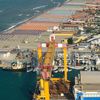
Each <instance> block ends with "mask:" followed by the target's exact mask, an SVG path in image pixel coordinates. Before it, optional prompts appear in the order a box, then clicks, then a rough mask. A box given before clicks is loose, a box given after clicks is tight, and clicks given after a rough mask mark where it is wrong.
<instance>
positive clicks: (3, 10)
mask: <svg viewBox="0 0 100 100" xmlns="http://www.w3.org/2000/svg"><path fill="white" fill-rule="evenodd" d="M64 1H65V0H0V31H3V30H5V29H8V28H9V27H13V26H16V25H17V24H19V23H21V22H23V21H24V20H26V19H29V18H31V17H32V16H35V15H36V14H38V13H42V12H43V11H45V10H48V9H50V8H53V7H55V6H59V5H60V4H62V3H63V2H64Z"/></svg>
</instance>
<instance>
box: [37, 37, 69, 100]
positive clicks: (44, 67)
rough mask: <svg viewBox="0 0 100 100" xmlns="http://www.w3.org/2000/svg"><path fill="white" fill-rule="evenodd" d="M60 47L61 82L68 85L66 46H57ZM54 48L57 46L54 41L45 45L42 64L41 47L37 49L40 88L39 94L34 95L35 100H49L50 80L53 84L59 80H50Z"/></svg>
mask: <svg viewBox="0 0 100 100" xmlns="http://www.w3.org/2000/svg"><path fill="white" fill-rule="evenodd" d="M59 46H60V47H62V48H63V52H64V78H63V80H64V81H65V82H68V83H70V82H69V81H68V80H67V71H68V69H67V68H68V66H67V60H66V58H67V47H66V44H65V45H64V44H59ZM55 48H57V44H56V43H55V40H53V39H51V41H50V42H49V43H48V44H47V52H46V55H45V56H44V61H43V64H41V63H42V60H43V59H42V47H41V46H39V47H38V58H39V63H40V69H41V78H40V80H39V86H40V94H39V95H35V98H36V100H50V98H51V97H50V80H51V81H53V82H56V81H58V80H60V79H61V78H52V77H51V76H52V75H51V72H52V68H53V65H52V63H53V59H54V53H55Z"/></svg>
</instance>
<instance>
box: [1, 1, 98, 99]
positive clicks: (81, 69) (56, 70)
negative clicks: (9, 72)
mask: <svg viewBox="0 0 100 100" xmlns="http://www.w3.org/2000/svg"><path fill="white" fill-rule="evenodd" d="M97 12H100V1H99V0H69V1H66V2H65V3H64V4H63V5H62V6H60V7H56V8H53V9H51V10H50V11H47V12H45V13H43V14H41V15H39V16H38V17H36V18H32V19H31V20H29V21H28V22H25V23H23V24H21V25H19V26H17V27H15V28H13V29H11V30H8V31H5V32H3V33H2V34H0V52H1V53H0V57H1V59H0V67H2V66H3V68H4V67H7V65H5V62H6V61H8V60H9V62H10V63H12V62H14V61H15V60H16V59H17V60H18V61H20V62H21V64H22V65H24V64H23V62H24V60H25V61H26V59H27V60H28V61H29V62H27V66H26V67H28V65H29V64H30V65H29V68H30V69H28V68H27V69H28V70H27V71H28V72H29V71H33V70H35V71H37V72H39V73H38V75H37V77H38V80H37V85H36V90H35V92H34V93H33V94H32V100H100V81H99V75H100V24H97V20H99V18H100V13H97ZM12 50H16V52H17V53H16V52H14V53H12V52H11V51H12ZM3 51H5V52H4V53H3V54H2V52H3ZM22 51H23V52H24V51H27V54H25V55H24V56H23V52H22ZM18 54H19V55H18ZM31 54H33V56H31ZM34 55H35V56H34ZM12 57H13V58H12ZM16 57H17V58H16ZM32 57H35V58H36V59H37V63H36V64H35V65H33V62H32V61H33V60H32ZM20 59H21V60H20ZM9 66H10V65H9ZM21 68H22V67H21Z"/></svg>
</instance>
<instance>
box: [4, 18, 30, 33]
mask: <svg viewBox="0 0 100 100" xmlns="http://www.w3.org/2000/svg"><path fill="white" fill-rule="evenodd" d="M28 20H29V19H25V20H23V21H20V22H18V23H16V24H15V25H12V26H11V27H9V28H8V29H6V30H4V31H3V32H7V31H9V30H11V29H13V28H16V26H18V25H21V24H23V23H25V22H27V21H28Z"/></svg>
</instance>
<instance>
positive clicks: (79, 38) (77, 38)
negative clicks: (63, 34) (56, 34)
mask: <svg viewBox="0 0 100 100" xmlns="http://www.w3.org/2000/svg"><path fill="white" fill-rule="evenodd" d="M74 38H75V39H76V40H75V42H74V43H79V42H81V41H84V40H85V39H87V36H79V37H74Z"/></svg>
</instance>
